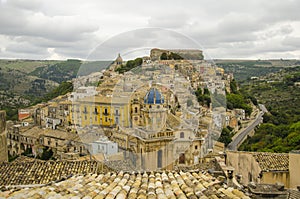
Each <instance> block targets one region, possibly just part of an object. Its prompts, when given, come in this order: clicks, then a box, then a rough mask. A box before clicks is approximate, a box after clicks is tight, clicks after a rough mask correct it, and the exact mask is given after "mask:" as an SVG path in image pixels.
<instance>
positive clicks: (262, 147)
mask: <svg viewBox="0 0 300 199" xmlns="http://www.w3.org/2000/svg"><path fill="white" fill-rule="evenodd" d="M299 82H300V67H294V68H286V69H284V70H282V71H280V72H277V73H274V74H271V75H268V76H266V77H264V78H263V79H262V80H255V81H251V82H249V83H248V85H245V86H244V87H243V89H245V90H247V91H248V92H249V93H251V95H253V96H255V97H256V98H257V99H258V100H259V103H262V104H265V106H266V107H267V109H268V111H269V113H267V114H265V115H264V124H262V125H261V126H260V127H259V128H258V129H257V130H256V132H255V135H254V136H253V137H249V138H248V139H247V140H246V142H245V143H244V144H243V145H242V146H241V147H240V150H249V151H271V152H289V151H291V150H296V149H297V150H299V149H300V107H299V104H300V86H299V85H298V83H299Z"/></svg>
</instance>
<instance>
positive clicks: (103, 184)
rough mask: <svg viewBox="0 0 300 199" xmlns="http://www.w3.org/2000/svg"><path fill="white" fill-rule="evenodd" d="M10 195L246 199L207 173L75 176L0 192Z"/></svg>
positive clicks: (26, 196) (96, 198)
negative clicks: (46, 183) (37, 185)
mask: <svg viewBox="0 0 300 199" xmlns="http://www.w3.org/2000/svg"><path fill="white" fill-rule="evenodd" d="M1 196H3V197H10V198H50V197H51V198H72V197H73V198H85V199H89V198H95V199H101V198H108V199H113V198H141V199H142V198H145V199H146V198H150V199H151V198H153V199H154V198H155V199H156V198H161V199H164V198H165V199H168V198H174V199H175V198H191V199H193V198H195V199H196V198H203V199H204V198H228V199H229V198H234V199H238V198H245V199H246V198H249V197H247V196H246V195H245V194H244V193H243V192H241V191H239V190H237V189H233V188H226V186H224V184H223V183H222V182H220V181H218V180H217V179H215V178H214V177H212V176H211V175H209V174H208V173H202V172H198V171H190V172H145V173H124V172H119V173H110V172H109V173H106V174H88V175H86V176H83V175H77V176H73V177H71V178H69V179H68V180H65V181H62V182H57V183H53V184H51V185H47V186H43V187H33V188H23V189H21V190H9V191H4V192H0V197H1Z"/></svg>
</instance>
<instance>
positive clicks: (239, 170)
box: [226, 151, 261, 185]
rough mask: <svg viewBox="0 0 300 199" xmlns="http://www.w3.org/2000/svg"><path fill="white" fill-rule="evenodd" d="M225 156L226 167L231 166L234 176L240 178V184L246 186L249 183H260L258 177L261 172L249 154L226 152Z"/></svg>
mask: <svg viewBox="0 0 300 199" xmlns="http://www.w3.org/2000/svg"><path fill="white" fill-rule="evenodd" d="M226 154H227V162H226V164H227V166H232V167H233V168H234V169H235V170H234V175H241V176H242V178H241V183H242V184H246V185H247V184H248V183H249V182H251V181H253V182H255V183H260V179H259V178H258V176H259V174H260V172H261V169H260V167H259V165H258V163H257V162H256V161H255V159H254V157H253V156H252V155H251V154H250V153H247V152H235V151H227V152H226Z"/></svg>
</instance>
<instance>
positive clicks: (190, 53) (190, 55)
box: [150, 48, 203, 61]
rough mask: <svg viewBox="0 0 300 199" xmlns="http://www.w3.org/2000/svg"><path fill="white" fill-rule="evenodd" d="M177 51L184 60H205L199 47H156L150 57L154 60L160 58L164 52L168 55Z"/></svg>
mask: <svg viewBox="0 0 300 199" xmlns="http://www.w3.org/2000/svg"><path fill="white" fill-rule="evenodd" d="M171 52H172V53H175V54H177V55H179V56H180V57H182V58H183V59H184V60H203V52H202V51H201V50H197V49H166V50H163V49H158V48H154V49H151V51H150V58H151V60H152V61H156V60H160V56H161V55H162V54H163V53H166V54H167V55H168V54H170V53H171Z"/></svg>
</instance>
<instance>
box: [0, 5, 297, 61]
mask: <svg viewBox="0 0 300 199" xmlns="http://www.w3.org/2000/svg"><path fill="white" fill-rule="evenodd" d="M299 7H300V1H296V0H287V1H280V0H274V1H272V2H270V1H268V0H252V1H238V0H223V1H218V0H200V1H199V0H189V1H180V0H173V1H171V0H167V1H158V0H153V1H151V2H148V3H147V4H145V3H142V2H141V1H138V0H130V1H118V0H110V1H99V0H90V1H86V2H82V1H79V0H65V1H58V0H52V1H50V0H44V1H40V0H26V1H22V0H6V1H4V0H2V1H1V4H0V48H1V54H0V57H1V58H29V59H33V58H39V59H45V58H51V57H53V58H62V59H65V58H82V59H85V58H86V57H87V56H88V55H89V53H90V52H91V51H92V50H93V48H95V47H96V46H98V45H99V44H101V42H104V41H105V40H107V39H109V38H111V37H112V36H114V35H118V34H120V33H123V32H127V31H131V30H135V29H138V28H144V27H160V28H167V29H169V30H171V31H178V32H179V33H182V34H185V35H187V36H188V37H191V38H193V39H194V40H196V41H197V42H198V43H200V44H202V45H203V48H204V50H205V51H207V53H208V54H209V55H211V57H213V58H226V57H227V58H232V57H235V58H238V57H241V58H250V57H266V58H268V56H270V57H269V58H277V57H278V56H279V57H284V56H293V57H300V54H299V51H298V50H297V48H299V42H298V40H297V39H299V34H300V15H299V12H298V8H299ZM149 30H150V29H148V31H147V30H146V31H145V30H140V31H135V32H130V33H124V34H125V35H126V37H124V38H123V39H122V36H117V37H114V39H116V41H111V40H110V41H109V42H110V45H111V46H110V48H115V49H108V50H104V51H105V52H104V53H103V55H106V56H108V57H115V55H114V54H110V53H117V52H119V51H122V49H123V51H126V50H127V51H132V50H133V48H137V49H139V48H147V47H152V46H157V47H164V46H170V47H177V46H178V47H180V46H181V47H186V46H191V45H192V44H191V43H188V44H187V43H186V42H187V40H186V39H184V38H185V37H182V36H180V37H176V34H173V35H169V36H167V35H166V34H165V33H164V32H163V31H161V32H159V31H158V32H156V33H155V32H153V29H152V31H150V32H149ZM159 34H162V35H159ZM178 35H180V34H178ZM123 36H124V35H123ZM162 36H164V37H162ZM158 40H159V41H158ZM201 48H202V47H201ZM49 49H50V52H49ZM51 49H53V50H51ZM272 56H276V57H272Z"/></svg>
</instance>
